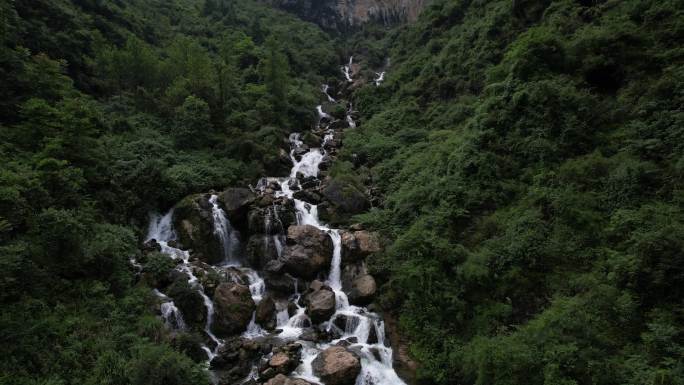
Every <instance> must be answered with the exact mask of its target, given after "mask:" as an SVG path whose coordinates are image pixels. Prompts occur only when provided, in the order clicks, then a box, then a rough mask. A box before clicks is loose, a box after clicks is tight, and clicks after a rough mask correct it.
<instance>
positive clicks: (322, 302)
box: [305, 286, 336, 324]
mask: <svg viewBox="0 0 684 385" xmlns="http://www.w3.org/2000/svg"><path fill="white" fill-rule="evenodd" d="M305 301H306V313H307V314H308V315H309V318H311V322H313V323H315V324H318V323H321V322H325V321H327V320H328V319H330V317H332V315H333V314H335V302H336V301H335V293H334V292H333V291H332V289H331V288H329V287H327V286H323V287H321V288H320V289H318V290H314V291H313V292H311V293H309V294H308V295H307V296H306V300H305Z"/></svg>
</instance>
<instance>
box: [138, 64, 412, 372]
mask: <svg viewBox="0 0 684 385" xmlns="http://www.w3.org/2000/svg"><path fill="white" fill-rule="evenodd" d="M352 65H353V57H350V58H349V63H348V64H347V65H345V66H343V71H342V72H343V74H344V76H345V79H346V81H348V82H353V78H352ZM377 75H378V77H377V78H376V79H375V84H376V85H379V84H380V82H382V80H383V79H384V72H382V73H378V74H377ZM321 89H322V92H323V93H324V94H325V95H326V97H327V99H328V101H329V102H335V100H334V99H333V98H332V97H331V96H330V95H329V93H328V90H329V87H328V86H327V85H324V86H322V88H321ZM316 110H317V112H318V117H319V124H318V127H319V128H320V125H321V123H323V124H325V127H324V128H325V130H324V132H325V136H324V138H323V140H322V143H321V146H320V147H319V148H310V149H308V151H304V150H306V148H305V147H304V144H303V142H302V140H301V139H300V134H299V133H293V134H291V135H290V137H289V142H290V159H291V161H292V169H291V171H290V175H289V176H288V177H284V178H263V179H262V180H261V181H260V182H259V184H258V185H257V189H261V190H262V191H263V189H264V188H265V186H267V185H268V184H269V183H272V182H276V183H278V185H279V186H280V190H279V191H277V192H276V194H275V195H276V197H278V198H287V199H289V200H292V201H293V202H294V207H295V211H296V216H297V222H298V224H300V225H311V226H314V227H316V228H318V229H320V230H322V231H325V232H326V233H327V234H328V235H329V236H330V239H331V240H332V243H333V258H332V261H331V265H330V269H329V272H328V278H327V280H326V284H327V285H328V286H330V288H331V289H332V290H333V291H334V293H335V298H336V310H335V313H334V315H333V316H332V317H331V318H330V319H329V320H328V321H327V322H325V323H324V324H323V326H324V327H325V328H327V329H328V330H329V331H331V330H333V329H335V330H336V331H337V332H338V333H339V335H340V337H339V338H337V339H334V340H332V341H330V342H319V343H314V342H310V341H304V340H300V339H299V337H300V336H301V335H302V333H303V332H304V330H305V328H306V327H308V326H309V323H310V321H309V318H308V316H307V314H306V309H305V308H304V307H303V306H301V305H300V303H299V302H300V301H299V300H300V298H301V294H300V292H299V290H295V294H294V295H293V296H292V297H291V298H290V299H289V301H290V302H291V303H292V304H294V305H295V307H296V309H294V310H293V309H288V306H287V304H285V305H283V304H278V305H277V309H276V310H277V314H276V327H277V330H278V331H279V334H278V338H280V339H282V340H285V341H297V342H299V343H300V344H302V346H303V349H302V363H301V364H300V365H299V366H298V367H297V369H296V370H295V371H294V372H293V373H292V375H293V376H295V377H300V378H303V379H305V380H307V381H311V382H314V383H321V382H320V380H319V379H318V378H317V377H316V376H315V375H314V373H313V369H312V362H313V360H314V359H315V357H316V356H317V355H318V354H319V353H320V352H321V351H323V350H325V349H327V348H328V347H331V346H334V345H336V344H337V343H338V342H340V341H342V340H347V341H353V342H351V346H350V348H352V349H353V350H354V351H356V352H357V353H358V354H359V356H360V359H361V373H360V374H359V376H358V378H357V381H356V385H397V384H404V382H403V381H402V380H401V379H400V378H399V377H398V376H397V374H396V372H395V371H394V369H393V368H392V349H391V348H390V347H389V346H388V345H389V344H388V343H387V342H386V338H385V331H384V323H383V321H382V319H381V317H380V316H378V315H377V314H374V313H372V312H369V311H368V310H367V309H366V308H364V307H360V306H352V305H350V304H349V300H348V298H347V294H346V293H345V292H344V291H343V290H342V280H341V271H342V261H341V260H342V258H341V256H342V240H341V234H340V232H339V230H338V229H333V228H330V227H329V226H327V225H326V224H324V223H322V222H321V221H320V220H319V217H318V207H317V206H316V205H313V204H310V203H307V202H304V201H302V200H299V199H295V198H294V191H296V190H300V189H301V182H300V179H302V178H318V171H319V165H320V164H321V162H322V161H323V160H324V158H325V157H326V156H327V155H328V154H327V151H326V148H327V147H328V146H329V145H330V143H332V141H333V139H334V135H335V131H334V130H333V129H331V128H330V123H332V122H334V118H333V117H332V116H330V115H329V114H327V113H326V112H325V111H323V108H322V106H320V105H319V106H317V107H316ZM352 113H353V110H352V105H351V103H350V104H349V106H348V112H347V116H346V120H347V122H348V125H349V127H352V128H353V127H356V123H355V122H354V120H353V118H352ZM217 201H218V197H217V196H216V195H212V196H211V198H210V200H209V202H210V203H211V204H212V216H213V222H214V234H215V235H216V237H217V238H218V239H219V240H220V241H221V245H222V247H223V252H224V263H223V264H222V266H221V267H223V268H225V267H227V266H231V267H237V268H239V269H240V270H241V271H242V272H243V273H244V275H245V276H246V277H247V279H248V281H249V290H250V294H251V296H252V299H253V300H254V302H255V303H257V304H258V303H259V302H260V301H262V300H263V298H264V296H265V295H266V287H265V283H264V280H263V279H262V278H261V277H260V276H259V274H258V273H257V272H256V271H254V270H252V269H250V268H247V267H241V266H240V263H239V256H238V252H237V250H238V249H239V238H238V234H237V232H236V231H235V230H233V228H232V226H231V225H230V221H229V220H228V218H227V216H226V215H225V212H224V211H223V210H222V209H221V208H220V206H219V205H218V202H217ZM172 217H173V209H172V210H170V211H169V212H168V213H167V214H166V215H164V216H155V217H153V218H152V220H151V222H150V229H149V232H148V236H147V240H151V239H155V240H157V242H158V243H159V244H160V245H161V248H162V250H161V251H162V252H163V253H165V254H168V255H169V256H171V257H172V258H179V259H181V260H182V263H180V264H179V265H178V268H177V269H178V270H180V271H182V272H184V273H186V274H187V275H188V282H189V284H190V285H191V286H193V287H196V288H197V289H198V291H199V292H200V294H201V295H202V298H203V299H204V304H205V306H206V308H207V322H206V325H205V332H206V334H207V336H208V337H209V338H210V339H211V340H212V341H213V343H214V344H215V348H214V349H211V348H209V347H208V346H206V345H205V346H203V349H204V350H205V351H206V352H207V354H208V357H209V361H211V360H212V359H213V358H214V357H215V356H216V354H217V352H218V350H219V348H220V347H221V346H222V341H221V340H220V339H219V338H217V337H216V336H215V335H214V334H213V333H212V331H211V325H212V321H213V314H214V311H213V303H212V301H211V299H210V298H209V297H208V296H207V295H206V294H205V293H204V289H203V287H202V285H201V284H200V283H199V282H198V279H197V277H196V276H195V275H194V273H193V269H192V265H191V264H190V261H189V260H190V255H189V253H188V252H187V251H184V250H181V249H177V248H175V247H171V246H169V242H171V241H173V240H175V239H176V234H175V232H174V230H173V226H172ZM267 217H268V218H265V224H264V226H265V227H266V228H265V230H264V231H265V233H267V234H271V233H272V232H271V231H270V230H271V226H278V225H279V230H280V231H286V230H287V229H284V228H283V226H282V223H279V222H280V219H279V218H278V209H277V207H275V206H274V207H273V208H272V210H270V209H269V210H267ZM281 236H282V235H279V234H275V235H272V237H273V242H274V244H275V248H276V250H277V254H278V256H279V257H280V256H281V255H282V248H283V245H282V242H281V238H280V237H281ZM157 293H158V294H157V295H158V296H159V297H160V298H162V301H163V305H162V315H163V318H164V320H165V322H167V324H168V325H170V326H172V327H174V328H177V329H182V328H184V327H185V324H184V322H183V321H182V315H181V314H180V311H179V310H178V308H176V306H175V304H174V303H173V301H171V299H170V298H168V297H166V296H165V295H164V294H162V293H160V292H157ZM290 314H292V315H290ZM340 317H343V319H344V320H345V323H344V329H343V330H342V329H341V328H340V327H339V326H338V325H339V322H334V321H335V320H336V319H337V318H340ZM242 336H243V337H244V338H248V339H258V338H264V337H265V336H269V332H267V331H265V330H264V329H262V328H261V326H259V325H258V324H257V323H256V322H255V314H252V319H251V322H250V324H249V326H248V328H247V330H246V331H245V332H244V333H243V334H242ZM371 336H372V337H371ZM257 377H258V368H257V367H256V366H255V367H254V368H253V369H252V373H250V376H249V378H252V379H256V378H257Z"/></svg>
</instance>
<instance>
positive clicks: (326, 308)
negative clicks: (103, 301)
mask: <svg viewBox="0 0 684 385" xmlns="http://www.w3.org/2000/svg"><path fill="white" fill-rule="evenodd" d="M340 70H341V77H342V79H340V81H339V82H338V83H337V84H335V85H333V86H330V85H327V84H324V85H322V86H321V95H320V96H321V103H322V104H321V105H319V106H317V107H316V111H317V114H318V123H317V124H316V127H314V129H313V130H311V131H304V132H294V133H292V134H291V135H290V137H289V138H288V142H289V145H290V152H289V154H288V155H289V159H290V161H291V162H292V168H291V171H290V174H289V175H288V176H285V177H264V178H262V179H260V180H259V182H258V184H257V185H256V186H254V187H251V186H250V187H249V188H246V187H234V188H228V189H226V190H224V191H221V192H210V193H201V194H197V195H192V196H189V197H187V198H185V199H184V200H183V201H182V202H180V203H179V204H177V205H176V206H175V207H173V208H172V209H171V210H170V211H169V212H168V213H166V214H164V215H152V217H151V223H150V226H149V231H148V235H147V237H146V240H145V243H144V245H143V250H144V251H145V252H146V253H153V252H161V253H163V254H164V255H166V256H167V257H168V258H171V259H172V260H173V261H174V263H175V264H177V267H176V268H175V269H174V270H173V271H172V272H171V273H169V276H167V277H164V278H163V279H162V280H161V282H158V284H157V288H155V289H154V291H155V293H156V295H157V296H158V298H159V303H160V307H159V312H160V315H161V317H162V318H163V319H164V322H165V324H166V325H167V327H168V328H169V329H171V330H188V329H193V328H194V329H196V330H199V331H201V332H202V334H203V335H204V341H203V342H202V343H201V349H202V351H203V352H204V354H205V356H206V362H207V365H208V368H209V370H210V371H211V373H212V378H213V379H214V382H215V383H217V384H222V385H229V384H249V383H255V384H256V383H259V384H268V385H284V384H291V385H295V384H297V385H303V384H325V385H352V384H357V385H390V384H404V382H403V381H402V380H401V379H400V378H399V376H398V375H397V374H396V372H395V371H394V369H393V364H394V359H393V351H392V347H391V344H390V341H389V338H388V337H387V333H386V331H385V324H384V322H383V319H382V316H381V315H380V314H377V313H375V312H373V311H372V308H369V307H367V306H368V305H371V306H372V302H373V299H374V298H373V297H374V295H375V292H376V282H375V280H374V278H373V277H372V276H371V275H370V274H368V272H367V268H366V266H365V258H366V257H367V256H369V255H370V254H373V253H376V252H379V251H380V250H381V241H380V238H379V235H378V234H377V233H374V232H370V231H367V230H364V229H362V228H361V227H360V226H359V225H354V226H352V227H350V228H347V229H336V228H332V227H331V226H329V225H327V224H326V223H325V220H324V219H322V218H321V217H323V218H330V217H331V216H335V215H340V214H349V213H359V212H362V211H363V210H365V209H366V208H367V205H368V202H367V200H366V199H367V198H366V197H365V194H364V193H363V192H361V191H358V190H357V188H356V187H354V186H348V185H345V184H343V183H341V182H339V181H335V180H333V179H332V178H329V177H328V178H326V177H324V175H325V174H326V170H329V169H330V167H331V166H332V164H333V162H334V161H335V154H336V153H337V151H338V149H339V148H340V146H341V145H342V138H343V136H344V130H345V128H349V127H351V128H355V127H356V126H357V125H356V122H355V112H354V110H353V107H352V104H351V102H350V101H349V100H350V92H351V89H352V88H353V86H354V82H355V81H357V80H358V79H357V78H358V77H360V76H361V71H360V69H359V65H358V64H357V63H354V58H353V57H350V58H349V62H348V63H346V64H345V65H343V66H341V68H340ZM375 74H376V76H375V77H374V78H372V79H367V80H364V81H368V82H372V83H374V84H375V85H376V86H379V85H380V84H381V82H382V80H383V78H384V72H382V71H380V72H376V73H375ZM142 279H143V280H145V279H146V277H145V272H143V273H142Z"/></svg>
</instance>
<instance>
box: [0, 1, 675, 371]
mask: <svg viewBox="0 0 684 385" xmlns="http://www.w3.org/2000/svg"><path fill="white" fill-rule="evenodd" d="M0 40H1V41H0V92H1V95H2V96H1V97H0V162H1V163H2V165H3V166H2V167H0V303H1V305H2V311H0V341H2V343H1V344H0V356H2V357H3V359H2V360H0V383H2V384H10V385H19V384H22V385H28V384H31V385H37V384H49V385H58V384H117V385H118V384H135V385H137V384H140V385H142V384H146V385H147V384H152V385H154V384H160V385H161V384H166V385H168V384H206V383H208V378H207V374H206V373H205V371H204V370H203V368H202V365H201V363H200V362H199V361H201V360H200V359H198V358H197V355H196V354H194V353H195V352H193V350H192V346H194V345H193V342H194V341H195V340H196V338H197V336H195V335H193V334H187V335H181V336H179V337H178V336H177V337H176V338H170V336H169V335H168V333H167V331H166V330H165V329H164V327H163V325H162V323H161V321H160V320H159V319H158V318H157V317H156V316H155V315H154V309H153V304H154V301H153V298H152V295H151V294H150V289H149V288H147V287H145V286H144V285H139V284H135V282H134V273H133V270H132V268H131V266H130V263H129V259H130V258H133V257H135V256H136V255H137V254H138V253H139V250H138V247H137V245H138V244H139V238H140V235H141V234H142V232H143V231H144V227H145V225H146V223H147V219H148V218H147V215H148V213H149V212H151V211H159V210H162V209H166V208H168V207H170V206H171V205H172V204H173V203H175V202H177V201H178V200H180V199H182V198H183V197H184V196H186V195H188V194H191V193H196V192H199V191H208V190H209V189H212V188H222V187H225V186H229V185H243V186H245V185H247V184H249V183H254V181H255V179H256V178H257V177H258V176H261V175H266V174H268V175H276V174H283V173H286V172H287V171H286V170H287V169H288V168H289V166H288V164H287V162H285V163H283V161H282V157H281V150H282V149H283V148H286V146H287V144H286V143H285V142H284V138H286V137H287V134H288V133H289V132H290V131H295V130H300V129H301V128H302V127H309V126H311V125H312V124H314V123H315V121H314V119H315V118H316V116H315V112H314V110H313V108H312V107H313V106H315V105H316V104H317V101H318V96H320V95H319V94H320V91H319V85H320V84H322V83H324V82H326V79H328V78H331V77H338V76H339V74H340V72H339V68H338V63H340V62H342V60H343V59H342V58H341V57H342V56H343V55H341V54H342V53H345V54H346V53H347V52H343V50H345V51H348V52H354V53H359V54H360V57H359V61H361V62H362V65H366V66H369V67H373V68H379V67H381V66H382V65H383V63H385V60H386V58H388V57H389V58H391V66H390V67H389V69H388V72H387V75H386V81H385V82H384V83H383V84H382V85H381V86H378V87H376V86H375V85H373V84H367V85H365V86H362V87H359V88H358V89H357V90H356V91H355V94H354V107H355V109H357V110H359V113H360V115H361V124H360V125H359V128H357V129H348V130H347V132H346V135H345V138H344V147H343V149H342V151H341V153H340V155H339V159H338V160H337V162H336V164H335V166H334V168H333V169H332V171H331V175H333V176H334V177H336V178H338V179H344V180H346V181H351V182H352V183H354V185H356V186H365V188H366V189H367V190H368V191H371V192H372V194H373V199H372V201H373V202H375V203H376V204H375V207H373V208H372V209H371V210H370V211H369V212H368V213H366V214H362V215H358V216H356V217H355V218H354V220H355V221H358V222H362V223H363V224H364V225H365V226H366V227H368V228H372V229H375V230H379V231H381V232H382V233H383V235H384V236H385V237H386V239H387V240H388V241H387V248H386V250H385V251H384V252H383V253H382V254H380V255H378V256H375V257H373V258H372V260H371V265H372V266H371V268H372V271H373V274H374V275H375V276H376V277H377V278H378V281H379V283H380V284H381V285H380V286H381V288H380V289H381V292H382V296H381V298H380V300H379V301H378V302H379V303H378V305H379V306H380V307H381V308H382V309H384V311H386V312H388V313H392V314H395V315H396V316H398V317H399V319H400V326H401V331H402V333H403V334H404V335H405V336H406V337H407V338H408V339H409V340H410V341H411V344H410V353H411V355H412V356H413V357H414V358H415V359H416V361H417V362H418V363H419V369H418V373H417V380H418V382H420V383H424V384H439V385H442V384H444V385H446V384H473V385H489V384H496V385H517V384H526V385H542V384H544V385H584V384H587V385H588V384H601V385H613V384H615V385H617V384H630V385H638V384H649V385H681V384H684V363H683V362H682V357H683V356H684V304H683V303H682V298H684V292H683V288H684V215H683V214H684V213H683V212H682V207H683V204H684V190H682V186H684V112H683V111H682V106H683V105H684V50H683V47H682V41H684V2H682V1H681V0H662V1H655V0H650V1H649V0H624V1H614V0H608V1H602V0H595V1H583V0H576V1H572V0H558V1H551V0H543V1H532V0H515V1H507V0H494V1H472V0H433V1H432V2H431V3H430V5H429V6H428V7H427V8H426V9H425V10H424V11H423V13H422V14H421V16H420V18H419V19H418V21H416V22H415V23H413V24H410V25H405V26H399V27H396V28H392V29H391V30H387V29H386V28H385V27H380V26H377V25H372V24H371V25H368V26H366V27H364V28H362V29H361V30H359V31H357V32H356V33H355V34H352V35H349V36H345V37H340V36H337V37H331V36H330V35H327V34H326V33H324V32H322V31H321V30H320V29H319V28H318V27H316V26H315V25H313V24H310V23H307V22H303V21H301V20H299V19H297V18H296V17H295V16H293V15H289V14H287V13H284V12H281V11H277V10H274V9H272V8H270V7H268V6H266V5H263V4H259V3H257V2H253V1H251V0H250V1H227V0H209V1H192V0H165V1H161V0H155V1H145V0H117V1H97V0H72V1H68V0H54V1H47V0H34V1H24V0H16V1H11V0H0ZM342 42H343V43H344V44H340V43H342ZM149 264H150V265H149V266H145V267H146V268H148V269H151V270H154V269H163V268H164V267H163V266H156V265H155V264H162V262H160V261H158V260H152V261H150V263H149Z"/></svg>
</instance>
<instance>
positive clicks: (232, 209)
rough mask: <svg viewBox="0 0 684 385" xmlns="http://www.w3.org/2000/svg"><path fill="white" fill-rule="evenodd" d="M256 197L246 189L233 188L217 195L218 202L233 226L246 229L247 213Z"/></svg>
mask: <svg viewBox="0 0 684 385" xmlns="http://www.w3.org/2000/svg"><path fill="white" fill-rule="evenodd" d="M255 199H256V195H255V194H254V193H253V192H252V191H251V190H249V189H247V188H242V187H234V188H229V189H226V190H225V191H223V192H221V193H219V194H218V201H219V203H220V204H221V207H222V208H223V210H225V212H226V214H227V215H228V218H229V219H230V221H231V223H233V225H234V226H236V227H237V228H239V229H240V230H244V229H246V220H247V212H248V211H249V207H250V205H251V204H252V203H254V200H255Z"/></svg>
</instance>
